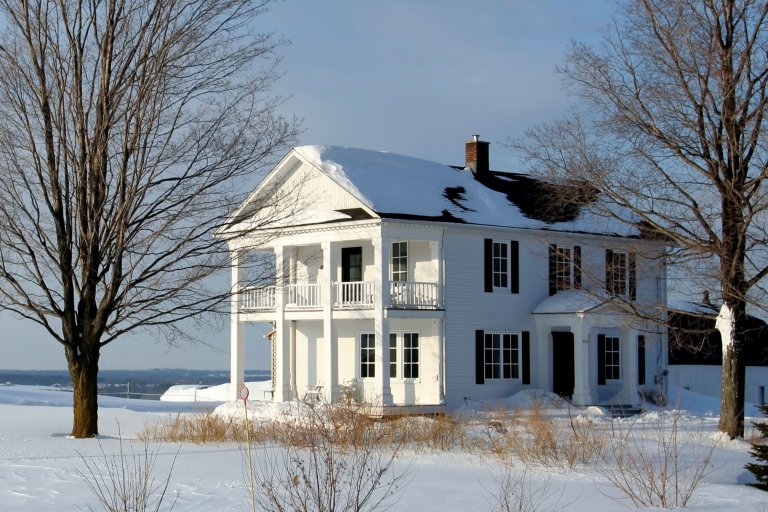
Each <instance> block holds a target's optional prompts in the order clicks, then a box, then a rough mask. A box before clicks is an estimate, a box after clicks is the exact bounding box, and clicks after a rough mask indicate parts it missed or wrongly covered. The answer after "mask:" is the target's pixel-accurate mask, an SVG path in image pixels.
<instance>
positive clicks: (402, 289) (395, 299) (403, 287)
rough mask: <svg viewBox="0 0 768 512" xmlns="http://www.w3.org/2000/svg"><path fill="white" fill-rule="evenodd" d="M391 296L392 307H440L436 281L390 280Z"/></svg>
mask: <svg viewBox="0 0 768 512" xmlns="http://www.w3.org/2000/svg"><path fill="white" fill-rule="evenodd" d="M389 296H390V302H391V303H392V307H409V308H416V309H427V308H430V309H431V308H437V307H439V304H438V300H437V284H436V283H417V282H414V281H390V282H389Z"/></svg>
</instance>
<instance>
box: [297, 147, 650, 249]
mask: <svg viewBox="0 0 768 512" xmlns="http://www.w3.org/2000/svg"><path fill="white" fill-rule="evenodd" d="M294 150H295V151H296V152H297V153H298V154H299V155H301V156H302V157H303V159H304V160H305V161H307V162H309V163H311V164H312V165H313V166H315V167H316V168H317V169H319V170H320V171H322V172H323V173H325V174H326V175H327V176H329V177H330V178H331V179H333V180H334V181H335V182H336V183H338V184H339V185H340V186H342V187H343V188H344V189H345V190H347V191H348V192H349V193H350V194H352V195H353V196H355V197H356V198H357V199H358V200H360V202H361V203H363V204H364V205H365V206H366V207H368V208H370V209H371V210H372V211H374V212H376V213H377V214H378V215H379V216H380V217H382V218H393V219H413V220H434V221H439V222H455V223H466V224H480V225H488V226H502V227H514V228H529V229H554V230H557V231H576V232H584V233H595V234H609V235H619V236H633V235H634V236H637V235H639V231H638V230H637V229H636V228H634V227H632V226H629V225H627V224H625V223H622V222H619V221H617V220H615V219H609V218H606V217H601V216H597V215H595V214H593V213H591V212H588V211H587V210H586V209H585V208H580V207H578V206H573V205H572V203H571V207H570V208H568V207H567V205H566V207H565V208H564V207H562V206H559V207H556V206H555V205H552V204H545V203H547V202H551V199H549V201H548V198H549V197H550V196H549V195H548V194H546V193H545V191H544V190H543V187H542V186H541V183H540V182H539V181H537V180H535V179H533V178H531V177H529V176H526V175H522V174H512V173H500V172H490V173H489V174H488V176H487V177H485V178H484V179H482V180H479V179H477V178H476V177H475V175H474V174H473V173H472V171H471V170H469V169H463V168H460V167H452V166H448V165H444V164H439V163H436V162H431V161H429V160H423V159H421V158H413V157H410V156H404V155H398V154H394V153H388V152H385V151H371V150H366V149H356V148H348V147H341V146H302V147H298V148H295V149H294ZM560 202H561V203H562V202H563V201H562V198H561V201H560ZM553 211H556V212H555V214H554V215H553Z"/></svg>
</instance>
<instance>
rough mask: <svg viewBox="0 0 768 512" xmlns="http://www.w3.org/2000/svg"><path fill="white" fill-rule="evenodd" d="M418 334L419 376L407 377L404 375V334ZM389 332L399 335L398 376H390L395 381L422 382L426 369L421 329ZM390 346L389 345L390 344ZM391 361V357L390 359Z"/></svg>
mask: <svg viewBox="0 0 768 512" xmlns="http://www.w3.org/2000/svg"><path fill="white" fill-rule="evenodd" d="M406 333H407V334H416V335H418V336H419V347H418V351H419V362H418V365H419V376H418V377H416V378H413V377H409V378H407V379H406V378H405V377H403V375H404V374H405V372H404V371H403V365H404V364H405V343H404V342H403V334H406ZM389 334H390V335H392V334H395V335H396V336H397V377H390V380H394V381H395V382H413V383H416V384H420V383H421V376H422V374H423V371H422V370H423V369H424V361H423V359H424V358H423V357H422V355H423V348H424V343H423V337H422V336H421V330H419V329H398V330H395V331H389ZM388 346H389V345H388ZM390 361H391V359H390Z"/></svg>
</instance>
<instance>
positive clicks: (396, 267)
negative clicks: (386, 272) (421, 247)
mask: <svg viewBox="0 0 768 512" xmlns="http://www.w3.org/2000/svg"><path fill="white" fill-rule="evenodd" d="M392 280H393V281H407V280H408V242H393V243H392Z"/></svg>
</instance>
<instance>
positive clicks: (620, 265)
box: [608, 251, 629, 295]
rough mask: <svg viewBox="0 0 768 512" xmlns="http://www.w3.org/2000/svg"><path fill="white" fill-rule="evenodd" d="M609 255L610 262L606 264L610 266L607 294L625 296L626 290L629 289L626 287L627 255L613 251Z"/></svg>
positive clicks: (627, 273)
mask: <svg viewBox="0 0 768 512" xmlns="http://www.w3.org/2000/svg"><path fill="white" fill-rule="evenodd" d="M611 255H612V256H611V261H610V262H608V263H609V264H610V269H609V279H610V280H609V282H608V293H610V294H612V295H627V290H628V289H629V286H628V285H627V281H628V279H629V266H628V263H629V261H628V258H627V253H625V252H619V251H613V252H612V253H611Z"/></svg>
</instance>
